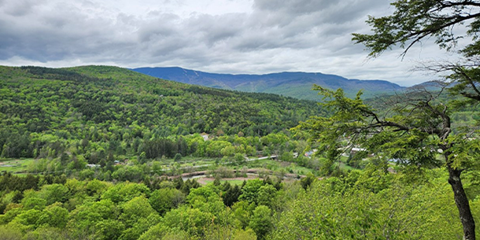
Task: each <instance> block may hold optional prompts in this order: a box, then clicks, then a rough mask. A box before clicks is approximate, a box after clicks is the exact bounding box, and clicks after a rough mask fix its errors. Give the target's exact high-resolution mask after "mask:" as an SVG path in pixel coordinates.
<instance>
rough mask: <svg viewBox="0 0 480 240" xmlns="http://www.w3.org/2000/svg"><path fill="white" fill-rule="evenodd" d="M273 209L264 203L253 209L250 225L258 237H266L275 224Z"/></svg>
mask: <svg viewBox="0 0 480 240" xmlns="http://www.w3.org/2000/svg"><path fill="white" fill-rule="evenodd" d="M271 215H272V211H271V210H270V208H268V207H267V206H264V205H260V206H258V207H256V208H255V210H254V211H253V216H252V218H251V219H250V223H249V226H250V227H251V228H252V229H253V231H255V233H256V234H257V236H258V239H265V235H266V234H267V233H268V232H269V231H270V229H271V228H272V226H273V218H272V216H271Z"/></svg>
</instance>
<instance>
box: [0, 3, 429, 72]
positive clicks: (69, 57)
mask: <svg viewBox="0 0 480 240" xmlns="http://www.w3.org/2000/svg"><path fill="white" fill-rule="evenodd" d="M245 2H247V1H234V0H232V1H230V3H232V4H233V3H234V4H237V5H239V4H242V3H245ZM115 3H117V2H109V1H102V2H99V1H94V0H90V1H88V0H84V1H60V0H0V6H1V7H0V64H5V65H12V64H16V65H22V64H24V65H25V64H29V65H30V64H40V65H46V66H68V65H79V64H102V63H103V64H116V65H120V66H124V67H140V66H182V67H186V68H193V69H198V70H204V71H213V72H229V73H266V72H272V71H310V72H324V73H331V74H338V75H344V76H346V77H350V78H368V79H382V78H383V79H387V80H395V81H397V82H402V79H401V76H397V75H394V76H392V74H386V73H385V72H387V71H389V72H395V74H400V75H401V72H402V71H405V69H406V68H407V66H406V65H408V64H400V60H399V59H398V58H397V56H398V53H397V52H393V53H390V54H386V56H385V58H384V59H386V60H385V61H383V62H381V61H365V57H366V55H367V53H366V52H364V51H363V46H359V45H354V44H353V43H352V42H351V40H350V39H351V33H352V32H368V29H369V27H368V26H366V25H365V23H364V21H365V20H366V19H367V15H376V16H378V15H383V14H385V13H388V11H391V10H392V9H391V8H389V6H388V2H386V1H385V0H362V1H360V0H345V1H331V0H292V1H281V0H255V1H253V2H250V4H251V5H250V9H251V10H250V11H241V12H235V11H234V10H235V9H233V8H232V9H229V10H228V11H226V12H216V13H212V12H215V10H214V9H208V13H205V12H207V11H203V12H202V9H198V11H196V12H192V11H189V10H188V6H189V5H188V4H192V3H195V4H198V6H201V5H200V2H189V1H188V0H183V1H168V0H166V1H162V2H158V1H148V0H145V2H141V3H140V2H139V3H138V6H137V5H135V4H133V3H131V2H125V4H127V5H126V6H127V8H129V9H130V10H131V11H130V10H129V9H127V10H125V9H123V10H121V8H117V7H113V6H115ZM142 3H143V4H142ZM202 3H205V6H209V7H211V6H216V5H218V4H220V3H216V2H215V0H210V1H208V2H202ZM118 4H122V1H119V3H118ZM237 5H235V6H237ZM218 6H220V5H218ZM232 6H234V5H232ZM172 9H175V10H177V11H172ZM181 9H184V10H185V11H187V12H186V13H183V12H182V10H181ZM222 11H224V9H222ZM425 52H430V51H425ZM399 65H403V66H401V67H399ZM379 69H380V70H379ZM381 69H386V71H382V70H381ZM408 76H409V77H410V78H411V76H412V75H411V74H410V75H408ZM418 78H421V79H422V80H424V79H425V77H418ZM411 81H418V80H411Z"/></svg>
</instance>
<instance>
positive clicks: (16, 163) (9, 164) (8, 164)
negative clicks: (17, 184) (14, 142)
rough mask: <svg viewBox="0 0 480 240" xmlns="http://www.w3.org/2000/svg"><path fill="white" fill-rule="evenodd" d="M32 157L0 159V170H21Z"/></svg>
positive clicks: (31, 160)
mask: <svg viewBox="0 0 480 240" xmlns="http://www.w3.org/2000/svg"><path fill="white" fill-rule="evenodd" d="M33 161H34V159H14V160H5V161H0V171H7V172H14V173H15V172H23V171H25V170H26V169H27V166H28V165H29V164H30V163H31V162H33Z"/></svg>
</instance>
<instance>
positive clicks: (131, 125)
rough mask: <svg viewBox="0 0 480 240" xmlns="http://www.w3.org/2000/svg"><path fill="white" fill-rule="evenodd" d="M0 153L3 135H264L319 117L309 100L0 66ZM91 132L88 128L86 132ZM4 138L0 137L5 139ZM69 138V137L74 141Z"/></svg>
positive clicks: (94, 69) (91, 71)
mask: <svg viewBox="0 0 480 240" xmlns="http://www.w3.org/2000/svg"><path fill="white" fill-rule="evenodd" d="M0 92H1V94H0V149H2V148H1V147H2V145H3V143H4V142H2V136H3V135H2V132H1V130H2V129H8V131H7V132H21V133H23V132H32V133H33V132H35V133H42V132H48V133H55V132H63V133H62V134H67V136H70V137H69V138H77V137H78V136H85V135H88V132H89V129H95V131H97V130H98V131H102V130H103V131H105V132H109V131H110V130H109V129H110V128H113V127H114V126H116V127H119V128H120V129H122V131H123V132H122V133H121V135H124V134H125V131H127V130H128V134H129V135H130V136H139V137H140V136H144V135H145V134H147V133H148V134H150V135H157V136H159V135H160V136H169V135H187V134H193V133H202V132H206V133H214V134H216V133H217V132H223V133H225V134H228V135H233V134H237V133H239V132H243V133H244V134H245V135H250V136H253V135H255V136H263V135H267V134H269V133H272V132H279V131H281V130H284V129H289V128H291V127H294V126H296V125H297V124H298V122H299V121H304V120H306V119H307V118H308V117H309V116H314V115H319V114H321V113H322V111H323V110H322V109H321V108H320V107H319V106H318V105H317V104H316V103H315V102H313V101H307V100H299V99H295V98H290V97H283V96H279V95H274V94H265V93H244V92H238V91H229V90H221V89H213V88H207V87H202V86H196V85H190V84H184V83H178V82H173V81H167V80H162V79H158V78H154V77H151V76H147V75H144V74H140V73H137V72H134V71H131V70H128V69H124V68H118V67H109V66H83V67H73V68H61V69H55V68H43V67H3V66H0ZM92 131H93V130H92ZM9 134H10V133H5V134H4V137H5V138H11V137H10V135H9ZM73 136H75V137H73Z"/></svg>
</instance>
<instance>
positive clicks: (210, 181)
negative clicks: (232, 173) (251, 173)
mask: <svg viewBox="0 0 480 240" xmlns="http://www.w3.org/2000/svg"><path fill="white" fill-rule="evenodd" d="M213 181H215V180H205V181H204V182H205V183H207V184H209V183H213ZM243 181H244V180H220V182H221V183H222V184H223V183H224V182H229V183H230V184H232V185H242V184H243ZM247 181H248V180H247Z"/></svg>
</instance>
